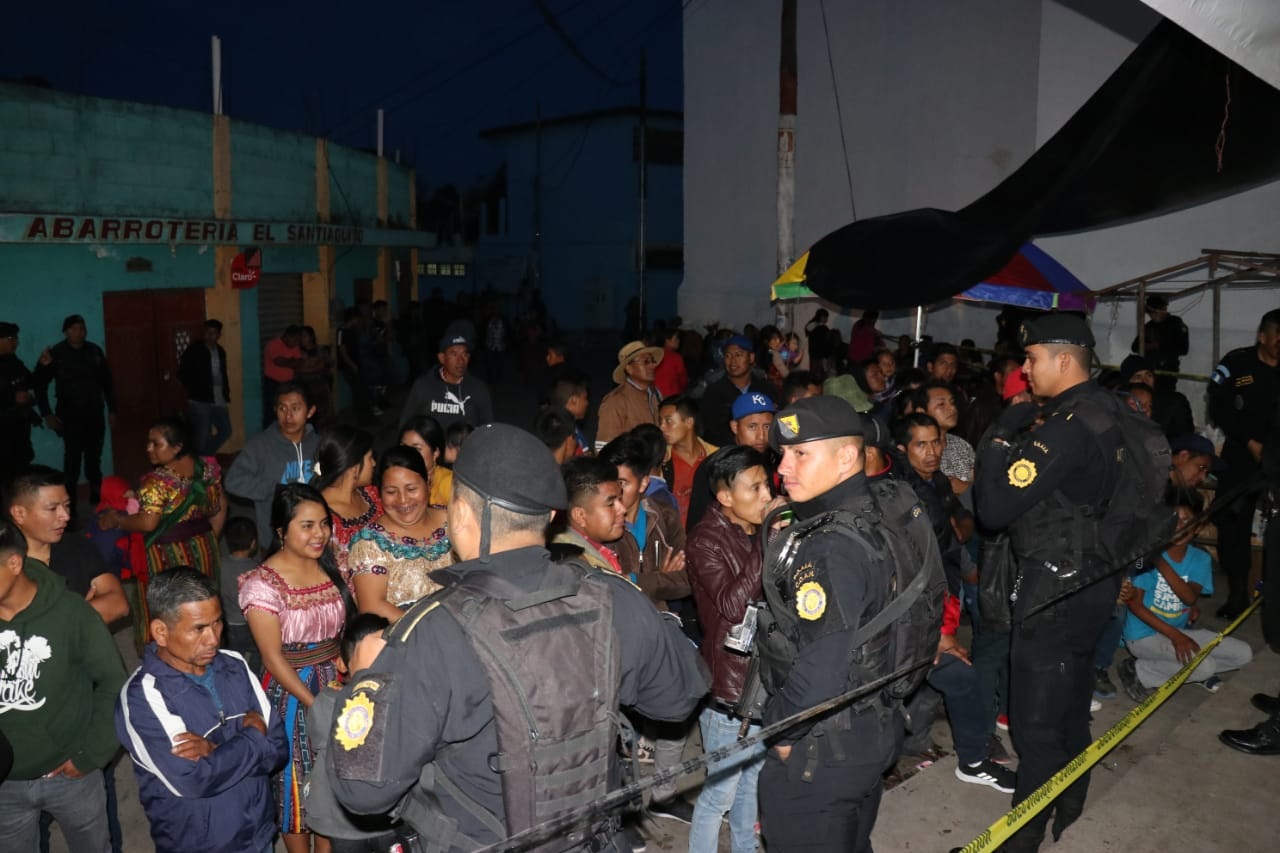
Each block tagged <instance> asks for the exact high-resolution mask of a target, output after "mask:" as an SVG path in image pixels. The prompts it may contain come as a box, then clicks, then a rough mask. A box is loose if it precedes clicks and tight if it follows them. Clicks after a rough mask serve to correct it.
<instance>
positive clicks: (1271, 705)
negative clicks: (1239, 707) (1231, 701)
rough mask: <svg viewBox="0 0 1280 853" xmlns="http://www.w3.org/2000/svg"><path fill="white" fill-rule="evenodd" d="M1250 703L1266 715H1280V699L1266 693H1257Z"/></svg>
mask: <svg viewBox="0 0 1280 853" xmlns="http://www.w3.org/2000/svg"><path fill="white" fill-rule="evenodd" d="M1249 701H1250V702H1252V703H1253V707H1255V708H1257V709H1258V710H1259V711H1261V712H1262V713H1264V714H1270V715H1275V714H1280V697H1277V696H1268V695H1267V694H1265V693H1255V694H1253V698H1252V699H1250V700H1249Z"/></svg>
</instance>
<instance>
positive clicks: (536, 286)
mask: <svg viewBox="0 0 1280 853" xmlns="http://www.w3.org/2000/svg"><path fill="white" fill-rule="evenodd" d="M534 116H535V120H536V124H535V129H534V133H533V290H540V289H541V288H542V101H538V102H537V104H536V105H535V107H534Z"/></svg>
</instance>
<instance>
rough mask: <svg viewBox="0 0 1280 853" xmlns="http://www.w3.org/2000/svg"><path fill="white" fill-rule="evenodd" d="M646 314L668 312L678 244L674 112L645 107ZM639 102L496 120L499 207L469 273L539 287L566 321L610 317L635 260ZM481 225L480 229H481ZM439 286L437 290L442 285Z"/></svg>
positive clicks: (607, 323) (481, 281)
mask: <svg viewBox="0 0 1280 853" xmlns="http://www.w3.org/2000/svg"><path fill="white" fill-rule="evenodd" d="M647 125H648V131H647V135H646V139H647V144H646V158H645V159H646V161H647V164H648V170H647V172H648V175H647V184H648V194H647V202H646V205H647V212H646V216H645V220H646V232H645V246H646V261H647V264H646V266H647V271H646V275H645V303H646V305H647V309H646V317H647V318H648V319H650V320H652V319H654V318H658V319H663V318H667V317H670V316H672V315H673V314H675V312H676V290H677V288H678V287H679V286H680V280H681V267H682V265H683V252H682V235H683V222H682V209H683V208H682V201H681V192H682V172H683V168H682V161H683V155H684V147H683V130H682V126H683V120H682V116H681V114H680V113H678V112H671V111H665V110H650V111H649V112H648V116H647ZM639 131H640V112H639V110H638V109H635V108H631V107H624V108H616V109H607V110H600V111H597V112H592V113H586V114H582V115H571V116H561V117H556V118H545V119H543V120H542V121H540V122H525V123H523V124H515V125H507V126H504V127H496V128H492V129H490V130H487V131H484V132H482V133H481V137H482V138H484V139H486V140H488V141H489V142H491V143H492V144H494V145H497V146H499V147H500V148H501V149H502V150H503V154H504V159H505V162H506V174H507V201H506V208H505V210H504V211H502V212H501V215H500V216H496V217H494V221H495V222H497V223H498V227H497V228H496V229H494V230H495V231H496V233H482V234H481V236H480V239H479V241H478V242H477V244H476V246H475V252H474V262H475V272H474V279H473V283H474V285H475V286H476V287H478V288H479V289H480V290H481V291H483V290H484V289H485V288H486V287H492V288H493V289H494V290H498V291H506V292H509V293H511V292H514V291H515V290H516V289H518V288H520V287H522V286H523V287H527V288H532V287H540V288H541V290H542V297H543V301H544V302H545V303H546V305H547V308H548V310H549V311H550V313H551V316H552V317H554V318H555V320H556V322H557V323H558V324H559V325H560V326H561V327H563V328H568V329H620V328H622V327H623V323H624V321H625V318H626V306H627V303H628V301H630V300H631V299H632V298H633V297H635V296H636V295H637V291H638V289H639V272H638V265H637V259H638V257H639V253H638V251H637V246H638V245H639V239H640V232H639V222H640V219H639V211H640V203H639V186H640V179H639V173H640V170H639V164H640V155H639V152H640V146H639V140H640V135H639ZM488 230H489V229H484V231H488ZM446 295H447V291H446Z"/></svg>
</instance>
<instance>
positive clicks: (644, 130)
mask: <svg viewBox="0 0 1280 853" xmlns="http://www.w3.org/2000/svg"><path fill="white" fill-rule="evenodd" d="M648 97H649V75H648V63H647V61H646V59H645V50H644V48H641V49H640V142H639V154H640V216H639V218H640V233H639V236H638V237H637V243H638V244H639V245H638V249H637V252H636V270H637V272H638V274H639V283H638V287H637V298H638V299H639V300H640V310H639V313H638V317H639V320H638V323H639V326H640V328H639V329H637V330H636V331H637V332H639V333H640V335H643V334H644V320H645V317H644V315H645V292H644V290H645V265H646V263H647V261H648V258H647V257H646V255H647V251H646V247H645V202H646V200H647V198H646V197H647V195H648V192H649V175H648V171H647V169H648V162H647V161H648V159H649V154H648V151H646V150H645V148H646V143H647V137H648V135H649V114H648V110H649V107H648Z"/></svg>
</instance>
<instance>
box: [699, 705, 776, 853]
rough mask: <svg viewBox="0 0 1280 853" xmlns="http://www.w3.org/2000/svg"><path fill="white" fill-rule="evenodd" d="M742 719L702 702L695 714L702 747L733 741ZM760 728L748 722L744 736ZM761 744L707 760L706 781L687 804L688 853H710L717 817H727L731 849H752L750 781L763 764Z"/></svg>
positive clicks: (743, 852)
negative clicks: (689, 823)
mask: <svg viewBox="0 0 1280 853" xmlns="http://www.w3.org/2000/svg"><path fill="white" fill-rule="evenodd" d="M741 725H742V721H741V720H739V719H738V718H736V717H730V716H729V715H728V714H725V713H724V712H722V711H717V710H716V709H715V708H713V707H711V706H710V705H708V706H707V707H706V708H705V709H703V711H702V713H701V714H700V715H699V716H698V728H700V729H701V730H702V749H703V751H704V752H710V751H711V750H714V749H719V748H720V747H722V746H728V745H729V744H731V743H735V742H737V740H738V729H739V727H740V726H741ZM758 731H760V727H759V726H757V725H752V726H751V728H750V729H748V731H747V734H748V735H754V734H755V733H756V732H758ZM764 754H765V746H764V744H762V743H758V744H756V745H755V746H753V747H751V748H750V749H747V750H743V751H742V752H737V753H734V754H733V755H732V756H730V757H729V758H728V759H726V760H724V761H713V762H710V763H708V764H707V779H706V781H705V782H703V783H702V792H701V793H699V794H698V802H697V803H695V804H694V807H693V825H692V826H690V827H689V853H715V851H716V850H717V849H718V846H719V842H720V819H721V818H723V817H724V815H725V813H728V815H729V838H730V840H731V841H732V843H733V853H755V849H756V818H757V815H758V808H757V804H756V782H757V780H758V778H759V776H760V768H762V767H763V766H764Z"/></svg>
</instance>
